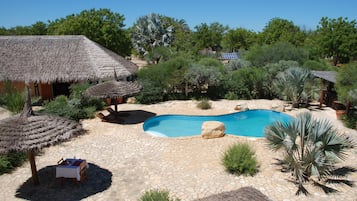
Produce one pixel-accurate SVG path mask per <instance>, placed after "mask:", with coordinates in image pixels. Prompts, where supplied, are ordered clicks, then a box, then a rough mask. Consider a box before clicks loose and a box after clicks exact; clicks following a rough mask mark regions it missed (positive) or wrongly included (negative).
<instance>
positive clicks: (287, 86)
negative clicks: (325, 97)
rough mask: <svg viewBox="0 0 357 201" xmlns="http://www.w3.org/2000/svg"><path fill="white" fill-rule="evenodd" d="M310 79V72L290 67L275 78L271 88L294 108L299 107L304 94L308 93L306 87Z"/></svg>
mask: <svg viewBox="0 0 357 201" xmlns="http://www.w3.org/2000/svg"><path fill="white" fill-rule="evenodd" d="M312 78H313V76H312V74H311V72H310V70H308V69H304V68H300V67H290V68H288V69H286V70H285V71H284V72H281V73H279V74H278V75H277V76H276V79H275V80H274V81H273V87H274V88H275V91H276V92H277V93H278V94H279V95H280V96H281V97H282V98H283V99H286V100H290V101H292V102H293V106H294V107H299V103H300V102H301V99H302V98H303V96H304V94H306V93H308V91H307V86H308V83H310V82H311V80H312Z"/></svg>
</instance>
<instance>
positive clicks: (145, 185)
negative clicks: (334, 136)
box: [0, 100, 357, 201]
mask: <svg viewBox="0 0 357 201" xmlns="http://www.w3.org/2000/svg"><path fill="white" fill-rule="evenodd" d="M195 103H196V102H195V101H170V102H165V103H160V104H154V105H135V104H122V105H119V107H118V109H119V110H120V111H132V113H130V116H127V117H126V118H128V119H126V120H128V121H129V120H130V117H135V112H139V113H140V112H141V113H140V114H141V117H142V114H144V113H143V111H144V112H152V113H155V114H157V115H160V114H169V113H172V114H202V115H208V114H226V113H230V112H235V111H234V107H235V105H237V104H241V103H247V104H248V107H249V108H251V109H254V108H260V109H270V108H271V107H275V106H276V105H279V104H282V102H281V101H278V100H276V101H275V100H274V101H267V100H254V101H227V100H221V101H215V102H212V103H213V104H212V106H213V109H211V110H206V111H203V110H199V109H197V108H196V107H195ZM301 111H303V110H295V111H291V112H288V113H289V114H292V115H294V114H296V113H298V112H301ZM103 113H104V112H103ZM313 113H314V115H315V116H316V117H324V118H328V119H329V120H331V121H333V122H334V124H335V126H336V127H337V128H338V129H339V130H340V131H341V132H343V133H345V134H346V135H349V136H351V137H353V138H354V139H355V140H356V138H357V133H356V131H354V130H349V129H346V128H344V127H343V126H342V124H341V122H339V121H337V120H336V117H335V112H334V110H332V109H330V108H324V109H323V110H313ZM0 116H1V115H0ZM3 116H4V115H3ZM139 118H140V117H139ZM83 125H84V128H85V129H86V130H87V131H88V132H87V133H86V134H85V135H83V136H80V137H77V138H74V139H72V140H71V141H69V142H64V143H62V144H59V145H56V146H52V147H49V148H45V149H43V150H42V152H41V153H40V154H39V156H38V157H37V158H36V162H37V168H38V170H39V175H40V181H41V185H40V186H38V187H34V186H33V185H32V183H31V179H30V178H31V171H30V165H29V163H25V164H24V165H23V166H22V167H20V168H18V169H16V170H15V171H14V172H12V173H11V174H5V175H2V176H0V183H1V194H0V200H2V201H7V200H11V201H12V200H23V199H26V200H95V201H97V200H103V201H104V200H130V201H131V200H133V201H135V200H137V199H138V198H139V197H140V196H141V194H142V193H143V192H144V191H146V190H149V189H155V188H160V189H167V190H168V191H170V193H171V194H172V195H173V196H176V197H179V198H180V199H181V200H183V201H186V200H187V201H188V200H195V199H199V198H203V197H207V196H210V195H213V194H217V193H221V192H226V191H232V190H237V189H239V188H241V187H248V186H252V187H254V188H256V189H258V190H259V191H260V192H262V193H263V194H265V195H266V196H268V197H269V198H270V199H272V200H278V201H279V200H281V201H288V200H289V201H293V200H299V201H301V200H302V201H304V200H321V201H322V200H336V201H337V200H344V201H349V200H350V201H354V200H356V199H357V188H356V187H352V188H351V187H348V186H346V185H341V186H335V187H337V188H338V189H339V192H337V193H332V194H329V195H326V194H325V193H323V192H322V191H321V190H318V189H316V188H314V187H311V186H309V185H308V186H307V187H308V189H309V191H310V192H311V195H310V196H307V197H306V196H304V195H302V196H295V195H294V194H295V191H296V186H295V185H294V184H293V183H291V182H289V181H288V179H289V174H286V173H282V172H281V171H280V169H279V166H277V165H275V164H274V163H275V162H276V160H275V158H282V154H281V153H275V152H272V151H270V150H269V149H267V147H266V144H265V141H264V139H248V138H244V137H235V136H228V135H226V136H225V137H223V138H220V139H211V140H204V139H201V138H200V137H190V138H176V139H170V138H160V137H153V136H150V135H148V134H146V133H144V132H143V129H142V123H138V124H111V123H104V122H101V121H100V120H99V119H98V118H95V119H91V120H84V121H83ZM235 142H247V143H249V144H250V145H251V146H252V147H253V148H254V149H255V151H256V153H257V159H258V161H259V164H260V168H259V172H258V173H257V174H256V175H255V176H254V177H244V176H235V175H231V174H228V173H227V172H225V170H224V167H223V166H222V165H221V162H220V158H221V155H222V153H223V152H224V151H225V150H226V149H227V148H228V146H230V145H231V144H232V143H235ZM356 142H357V140H356ZM74 156H75V157H77V158H83V159H86V160H87V161H88V162H89V165H90V167H89V170H88V171H89V172H88V180H86V181H85V182H84V183H82V184H76V183H73V182H72V181H65V182H64V183H63V185H61V183H60V182H59V181H56V180H55V173H54V172H55V169H54V166H53V165H55V164H56V162H57V161H58V160H59V159H60V158H62V157H64V158H66V157H74ZM356 161H357V149H356V148H355V149H354V150H352V151H351V153H349V155H348V160H347V161H345V162H343V163H341V164H339V166H349V167H354V168H357V163H356ZM348 179H349V180H352V181H354V182H356V181H357V172H353V173H351V174H350V175H349V176H348Z"/></svg>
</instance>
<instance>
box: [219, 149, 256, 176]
mask: <svg viewBox="0 0 357 201" xmlns="http://www.w3.org/2000/svg"><path fill="white" fill-rule="evenodd" d="M222 162H223V165H224V167H225V168H226V170H227V171H228V172H230V173H232V174H237V175H251V176H252V175H254V174H255V173H256V172H257V168H258V162H257V160H256V158H255V152H254V151H253V150H251V148H250V147H249V145H248V144H246V143H237V144H233V145H232V146H231V147H229V148H228V150H227V151H226V152H225V153H224V154H223V158H222Z"/></svg>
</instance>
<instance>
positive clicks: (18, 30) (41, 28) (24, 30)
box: [0, 21, 47, 35]
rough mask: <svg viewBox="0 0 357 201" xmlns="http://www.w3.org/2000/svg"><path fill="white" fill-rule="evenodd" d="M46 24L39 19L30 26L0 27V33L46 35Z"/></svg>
mask: <svg viewBox="0 0 357 201" xmlns="http://www.w3.org/2000/svg"><path fill="white" fill-rule="evenodd" d="M46 34H47V24H46V23H44V22H41V21H38V22H36V23H35V24H32V25H31V26H16V27H12V28H9V29H6V28H5V27H0V35H46Z"/></svg>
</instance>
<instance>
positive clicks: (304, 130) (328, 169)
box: [265, 112, 353, 194]
mask: <svg viewBox="0 0 357 201" xmlns="http://www.w3.org/2000/svg"><path fill="white" fill-rule="evenodd" d="M265 135H266V139H267V141H268V145H269V147H270V148H271V149H272V150H274V151H278V150H282V151H283V152H284V154H285V156H284V158H283V159H281V164H282V166H283V170H285V171H290V172H291V173H292V176H293V178H294V182H296V183H297V184H298V190H297V192H296V194H300V193H301V192H303V193H304V194H308V191H307V190H306V189H305V188H304V186H303V184H304V183H305V182H307V181H312V182H314V183H315V184H316V186H319V187H322V189H323V190H324V191H325V192H333V191H336V190H334V189H332V188H331V187H327V186H326V185H325V184H326V183H325V182H326V181H327V180H330V181H331V182H332V183H333V181H335V183H337V182H338V181H340V182H341V179H340V178H338V179H333V178H332V177H329V176H333V174H334V165H335V164H336V163H337V162H338V161H339V160H342V159H345V156H346V151H347V150H348V149H350V148H353V144H352V142H351V141H350V140H348V138H347V137H345V136H342V135H339V134H338V132H337V131H336V130H335V129H334V128H333V126H332V124H331V123H330V122H329V121H327V120H324V119H320V120H316V119H313V118H312V115H311V113H310V112H305V113H301V114H299V115H297V117H296V118H294V119H293V120H291V121H290V122H288V123H283V122H276V123H275V124H273V125H270V126H268V127H267V128H266V130H265Z"/></svg>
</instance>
